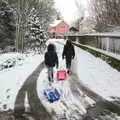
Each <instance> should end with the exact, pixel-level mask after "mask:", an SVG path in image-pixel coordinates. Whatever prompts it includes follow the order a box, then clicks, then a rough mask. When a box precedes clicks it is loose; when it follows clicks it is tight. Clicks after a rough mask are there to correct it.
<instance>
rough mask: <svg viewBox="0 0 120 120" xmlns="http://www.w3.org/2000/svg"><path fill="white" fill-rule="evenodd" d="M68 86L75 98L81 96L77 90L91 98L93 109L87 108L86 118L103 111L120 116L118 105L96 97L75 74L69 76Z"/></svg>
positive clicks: (98, 96)
mask: <svg viewBox="0 0 120 120" xmlns="http://www.w3.org/2000/svg"><path fill="white" fill-rule="evenodd" d="M56 43H58V44H61V45H64V44H63V43H60V42H58V41H57V42H56ZM74 45H75V44H74ZM75 46H76V45H75ZM76 47H78V46H76ZM70 86H71V90H72V92H73V94H74V95H76V97H78V99H79V98H80V96H81V95H80V91H79V90H81V91H82V92H83V93H84V95H85V96H88V97H89V98H91V99H92V100H94V101H95V102H96V103H95V105H94V107H93V108H92V107H90V108H89V107H88V111H87V112H88V113H87V115H88V116H93V117H96V116H98V114H99V113H101V112H103V111H105V112H106V111H107V113H110V112H113V113H116V114H118V115H120V106H119V105H117V104H115V103H114V102H110V101H108V100H105V99H104V98H103V97H102V96H100V95H98V94H97V93H95V92H94V91H92V90H91V89H90V88H88V87H86V86H85V85H84V84H83V83H82V82H81V81H80V80H79V78H78V76H77V75H76V74H72V75H71V79H70ZM76 88H78V89H76ZM88 118H89V117H88ZM88 120H89V119H88Z"/></svg>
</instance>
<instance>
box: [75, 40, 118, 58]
mask: <svg viewBox="0 0 120 120" xmlns="http://www.w3.org/2000/svg"><path fill="white" fill-rule="evenodd" d="M75 43H76V44H78V45H79V44H80V43H78V42H75ZM80 45H82V44H80ZM82 46H85V47H88V48H90V49H92V50H95V51H98V52H101V53H103V54H105V55H108V56H111V57H113V58H115V59H117V60H120V55H119V54H116V53H112V52H110V51H106V50H102V49H99V48H94V47H91V46H88V45H82Z"/></svg>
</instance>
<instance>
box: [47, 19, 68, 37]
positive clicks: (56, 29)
mask: <svg viewBox="0 0 120 120" xmlns="http://www.w3.org/2000/svg"><path fill="white" fill-rule="evenodd" d="M68 31H69V25H68V24H67V23H65V22H64V21H63V20H56V21H54V23H53V24H51V25H50V29H49V32H50V33H52V34H55V35H64V34H66V33H68Z"/></svg>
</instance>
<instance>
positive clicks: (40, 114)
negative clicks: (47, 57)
mask: <svg viewBox="0 0 120 120" xmlns="http://www.w3.org/2000/svg"><path fill="white" fill-rule="evenodd" d="M43 66H44V63H41V64H40V65H39V66H38V67H37V69H36V70H35V71H34V72H33V73H32V74H31V75H30V76H29V77H28V79H27V80H26V82H25V83H24V85H23V86H22V88H21V89H20V90H19V93H18V95H17V97H16V102H15V108H14V111H15V115H16V117H21V115H22V114H23V113H25V106H24V102H25V101H24V100H25V95H26V93H27V94H28V99H29V104H30V108H31V112H32V115H33V116H34V118H35V120H43V118H44V119H45V120H50V118H51V116H50V115H49V113H48V112H47V111H46V109H45V108H44V106H43V105H42V104H41V102H40V99H39V98H38V95H37V91H36V82H37V78H38V76H39V74H40V72H41V70H42V68H43ZM40 118H41V119H40Z"/></svg>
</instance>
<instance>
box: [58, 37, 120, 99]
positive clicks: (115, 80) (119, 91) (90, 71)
mask: <svg viewBox="0 0 120 120" xmlns="http://www.w3.org/2000/svg"><path fill="white" fill-rule="evenodd" d="M57 41H59V42H61V43H63V42H64V40H59V39H58V40H57ZM64 43H65V42H64ZM75 53H76V55H75V59H74V61H73V62H72V64H73V65H72V66H73V69H72V71H74V72H76V73H77V75H78V76H79V79H80V80H81V81H82V82H83V83H85V84H86V85H87V86H88V87H89V88H91V89H92V90H93V91H94V92H96V93H98V94H99V95H101V96H103V97H104V98H106V99H109V100H111V98H110V97H111V96H114V97H120V87H119V84H120V72H118V71H117V70H115V69H114V68H112V67H111V66H110V65H108V64H107V63H106V62H105V61H103V60H102V59H100V58H97V57H94V56H93V55H92V54H90V53H88V52H87V51H84V50H82V49H80V48H78V47H75Z"/></svg>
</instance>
